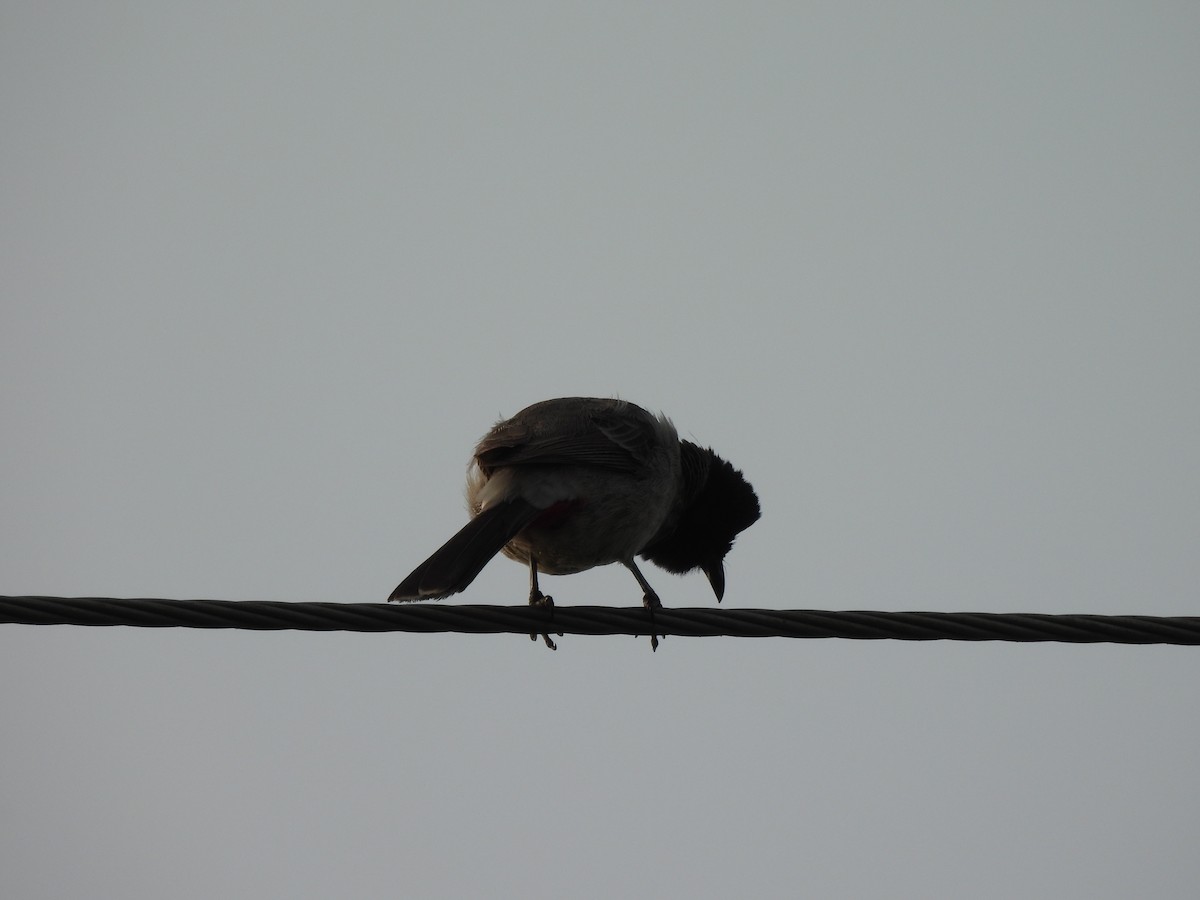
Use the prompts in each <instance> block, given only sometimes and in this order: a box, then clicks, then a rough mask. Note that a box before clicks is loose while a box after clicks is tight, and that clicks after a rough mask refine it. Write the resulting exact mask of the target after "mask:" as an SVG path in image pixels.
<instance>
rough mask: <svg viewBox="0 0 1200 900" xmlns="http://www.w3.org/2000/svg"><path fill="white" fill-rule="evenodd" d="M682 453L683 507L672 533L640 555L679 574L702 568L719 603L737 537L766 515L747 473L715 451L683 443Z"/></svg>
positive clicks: (658, 538) (688, 442) (663, 535)
mask: <svg viewBox="0 0 1200 900" xmlns="http://www.w3.org/2000/svg"><path fill="white" fill-rule="evenodd" d="M679 452H680V461H681V463H682V472H683V489H682V491H681V492H680V494H681V498H682V505H681V507H680V509H679V512H678V515H677V517H676V518H675V519H674V520H673V522H671V523H669V526H668V531H667V533H665V534H660V535H658V536H657V537H656V539H655V540H654V541H652V542H651V543H650V544H649V546H647V547H646V548H645V549H644V550H643V551H642V553H641V556H642V557H643V558H644V559H648V560H650V562H652V563H654V564H655V565H656V566H661V567H662V568H664V569H666V570H667V571H668V572H674V573H675V574H676V575H682V574H684V573H685V572H690V571H692V570H693V569H702V570H703V571H704V574H705V575H707V576H708V582H709V584H711V585H712V589H713V593H714V594H716V595H717V601H718V602H719V601H720V600H721V598H722V597H723V596H724V595H725V565H724V563H725V555H726V554H727V553H729V550H730V548H731V547H733V539H734V538H735V537H737V536H738V534H739V533H741V532H742V531H745V530H746V529H747V528H749V527H750V526H751V525H753V524H754V523H755V522H756V521H757V520H758V517H759V516H760V515H761V512H760V510H759V506H758V496H757V495H756V494H755V493H754V488H752V487H751V486H750V483H749V482H748V481H746V479H745V477H744V476H743V475H742V473H741V472H739V471H738V470H737V469H735V468H734V467H733V466H732V465H730V464H729V463H727V462H726V461H725V460H723V459H721V457H719V456H717V454H715V453H713V452H712V450H706V449H704V448H702V447H698V446H696V445H695V444H693V443H692V442H691V441H680V448H679ZM670 526H673V527H670Z"/></svg>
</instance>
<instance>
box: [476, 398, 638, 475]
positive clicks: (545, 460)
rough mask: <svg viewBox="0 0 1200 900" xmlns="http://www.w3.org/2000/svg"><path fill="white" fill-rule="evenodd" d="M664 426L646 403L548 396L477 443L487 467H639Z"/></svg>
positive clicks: (478, 455) (482, 464) (478, 454)
mask: <svg viewBox="0 0 1200 900" xmlns="http://www.w3.org/2000/svg"><path fill="white" fill-rule="evenodd" d="M658 427H659V425H658V422H657V420H655V418H654V417H653V416H651V415H650V414H649V413H648V412H646V411H645V410H644V409H642V408H641V407H640V406H635V405H634V404H632V403H626V402H623V401H620V400H603V399H597V398H584V397H570V398H565V399H561V400H548V401H546V402H544V403H537V404H534V405H533V406H531V407H529V408H528V409H524V410H522V411H521V412H519V413H517V414H516V415H515V416H513V417H512V418H511V419H506V420H505V421H503V422H499V423H498V424H497V425H496V426H495V427H494V428H493V429H492V430H491V431H489V432H488V433H487V434H486V435H485V436H484V438H483V440H481V441H480V442H479V445H478V446H477V447H476V448H475V459H476V461H478V463H479V465H480V467H481V468H482V469H483V470H484V471H489V470H491V469H494V468H496V467H499V466H535V465H536V466H595V467H597V468H603V469H611V470H615V471H619V472H636V471H637V470H638V468H639V466H640V465H642V463H643V461H644V460H645V459H646V458H647V456H648V455H649V454H650V452H651V450H652V448H653V446H654V443H655V440H656V431H657V429H658Z"/></svg>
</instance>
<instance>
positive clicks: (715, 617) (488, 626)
mask: <svg viewBox="0 0 1200 900" xmlns="http://www.w3.org/2000/svg"><path fill="white" fill-rule="evenodd" d="M5 623H7V624H18V625H108V626H112V625H128V626H133V627H140V628H239V629H249V630H254V631H356V632H381V631H409V632H420V633H427V634H428V633H434V632H456V633H460V634H502V633H509V634H531V633H534V632H546V631H550V632H553V633H555V634H589V635H606V634H632V635H644V634H649V633H650V619H649V615H648V613H647V611H646V610H645V609H642V608H641V607H634V608H615V607H608V606H558V607H555V608H554V610H553V612H552V613H547V611H545V610H542V609H537V608H533V607H529V606H488V605H478V604H475V605H449V604H438V603H405V604H388V603H300V602H275V601H260V600H163V599H149V598H142V599H121V598H115V597H38V596H25V597H0V624H5ZM654 631H655V632H656V633H657V634H660V635H679V636H683V637H718V636H724V637H789V638H845V639H849V640H863V641H878V640H899V641H1020V642H1048V641H1053V642H1062V643H1075V644H1177V645H1189V646H1196V645H1200V616H1101V615H1062V614H1057V615H1056V614H1047V613H968V612H958V613H947V612H878V611H871V610H845V611H830V610H808V609H658V610H656V611H655V613H654Z"/></svg>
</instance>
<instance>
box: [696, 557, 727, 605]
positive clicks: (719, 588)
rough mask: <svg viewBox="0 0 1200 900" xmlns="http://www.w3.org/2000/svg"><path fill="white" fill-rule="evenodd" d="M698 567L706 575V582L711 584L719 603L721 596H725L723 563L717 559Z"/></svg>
mask: <svg viewBox="0 0 1200 900" xmlns="http://www.w3.org/2000/svg"><path fill="white" fill-rule="evenodd" d="M700 568H702V569H703V570H704V574H705V575H707V576H708V583H709V584H711V585H712V589H713V593H714V594H716V595H717V602H718V603H720V602H721V598H722V597H724V596H725V564H724V563H723V562H722V561H721V560H719V559H717V560H713V561H712V562H711V563H708V564H706V565H703V566H701V567H700Z"/></svg>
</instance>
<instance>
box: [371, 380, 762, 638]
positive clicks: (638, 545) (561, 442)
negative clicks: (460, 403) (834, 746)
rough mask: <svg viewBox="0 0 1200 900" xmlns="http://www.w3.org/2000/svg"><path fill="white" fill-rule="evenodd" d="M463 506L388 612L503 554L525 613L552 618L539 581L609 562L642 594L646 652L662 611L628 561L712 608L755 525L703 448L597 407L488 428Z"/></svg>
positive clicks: (669, 427) (742, 493) (730, 473)
mask: <svg viewBox="0 0 1200 900" xmlns="http://www.w3.org/2000/svg"><path fill="white" fill-rule="evenodd" d="M466 496H467V506H468V509H469V512H470V514H471V518H470V520H469V521H468V522H467V524H466V525H464V526H463V527H462V529H461V530H459V531H458V533H457V534H455V535H454V536H453V537H451V538H450V540H448V541H446V543H445V544H443V545H442V546H441V547H440V548H439V549H438V550H436V551H434V553H433V554H432V555H431V556H430V557H429V558H428V559H426V560H425V561H424V562H423V563H421V564H420V565H419V566H417V567H416V568H415V569H413V571H412V572H411V573H410V574H409V575H408V577H407V578H405V579H404V580H403V581H402V582H400V584H399V585H397V587H396V589H395V590H394V591H392V593H391V596H389V597H388V600H389V601H400V602H407V601H414V600H437V599H441V598H444V597H449V596H451V595H452V594H457V593H459V592H460V591H462V590H464V589H465V588H466V587H467V586H468V585H470V584H471V582H472V581H473V580H474V579H475V577H476V576H477V575H478V574H479V573H480V571H482V569H483V567H484V566H485V565H486V564H487V563H488V562H489V561H490V560H491V559H492V558H493V557H494V556H496V555H497V554H498V553H503V554H504V555H505V556H507V557H509V558H510V559H513V560H516V561H518V562H521V563H524V564H526V565H527V566H528V568H529V603H530V605H533V606H538V607H542V608H545V609H547V610H548V611H549V613H550V615H551V616H552V614H553V607H554V601H553V598H551V597H549V596H547V595H545V594H543V593H542V591H541V590H540V588H539V586H538V575H539V574H546V575H569V574H574V573H576V572H582V571H585V570H587V569H591V568H593V567H595V566H603V565H609V564H612V563H619V564H621V565H622V566H624V567H625V568H626V569H628V570H629V571H630V572H631V573H632V574H633V577H634V578H635V579H636V580H637V583H638V586H639V587H640V588H641V590H642V592H643V594H642V603H643V605H644V606H645V607H646V608H647V609H648V610H649V613H650V619H651V626H652V628H651V647H652V649H657V648H658V637H657V635H656V634H654V633H653V617H654V610H655V609H659V608H661V607H662V601H661V600H660V599H659V596H658V594H657V593H656V592H655V590H654V588H652V587H651V586H650V583H649V582H648V581H647V580H646V577H645V576H644V575H643V574H642V572H641V569H640V568H639V567H638V565H637V562H636V557H641V558H642V559H645V560H649V561H650V562H652V563H654V564H655V565H656V566H659V567H660V568H663V569H665V570H666V571H668V572H671V573H674V574H679V575H682V574H686V573H688V572H692V571H694V570H696V569H699V570H700V571H702V572H703V573H704V574H705V576H706V577H707V578H708V582H709V585H710V586H711V587H712V590H713V593H714V594H715V595H716V598H717V602H718V603H719V602H720V601H721V599H722V598H723V597H724V595H725V565H724V563H725V557H726V555H727V554H728V553H729V551H730V549H731V548H732V546H733V542H734V539H735V538H736V537H737V535H738V534H740V533H741V532H742V531H744V530H745V529H747V528H749V527H750V526H751V525H752V524H754V522H756V521H757V520H758V518H759V517H760V515H761V509H760V505H759V501H758V496H757V494H755V492H754V489H753V488H752V487H751V486H750V483H749V482H748V481H747V480H746V478H745V476H744V475H743V474H742V473H741V472H740V471H738V470H737V469H735V468H734V467H733V465H732V464H730V463H729V462H727V461H726V460H724V459H722V458H721V457H719V456H718V455H717V454H716V453H714V452H713V451H712V449H711V448H704V447H701V446H699V445H698V444H695V443H693V442H691V441H688V440H681V439H680V438H679V435H678V432H677V431H676V429H675V426H674V425H673V424H672V423H671V421H670V419H668V418H667V417H666V416H665V415H662V414H661V413H660V414H658V415H654V414H652V413H650V412H648V411H647V410H645V409H643V408H642V407H640V406H637V405H636V404H634V403H630V402H628V401H625V400H619V399H610V398H599V397H560V398H557V399H553V400H544V401H541V402H540V403H535V404H533V405H532V406H528V407H526V408H525V409H523V410H521V411H520V412H518V413H517V414H516V415H514V416H512V417H511V418H509V419H502V420H500V421H499V422H497V423H496V424H495V425H494V426H493V427H492V429H491V430H490V431H488V433H487V434H485V435H484V436H483V438H482V439H481V440H480V441H479V443H478V445H476V447H475V452H474V454H473V455H472V457H471V461H470V463H469V465H468V471H467V489H466ZM530 637H535V635H530ZM542 637H543V638H544V640H545V642H546V645H547V646H548V647H550V648H551V649H555V644H554V642H553V641H552V640H551V639H550V636H549V634H543V635H542Z"/></svg>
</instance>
